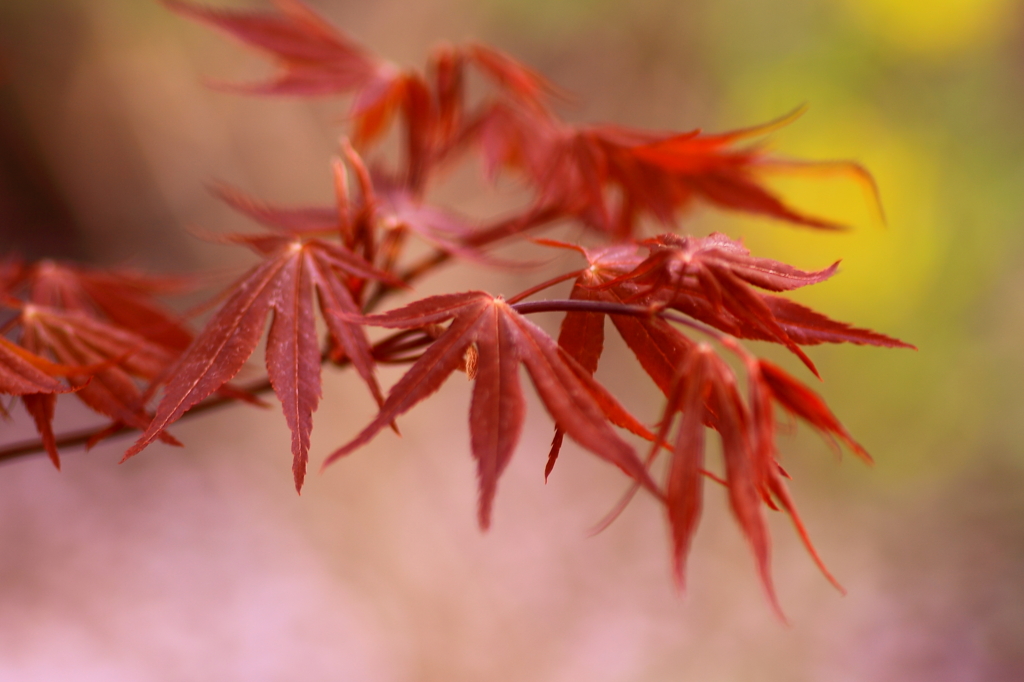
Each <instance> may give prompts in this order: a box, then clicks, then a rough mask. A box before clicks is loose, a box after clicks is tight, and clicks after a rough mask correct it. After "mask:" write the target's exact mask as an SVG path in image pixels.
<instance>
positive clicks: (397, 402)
mask: <svg viewBox="0 0 1024 682" xmlns="http://www.w3.org/2000/svg"><path fill="white" fill-rule="evenodd" d="M449 319H451V320H452V322H451V324H450V325H449V326H448V327H447V328H446V329H445V330H444V331H443V332H442V333H441V334H440V336H438V337H437V339H436V340H435V341H434V342H433V344H431V345H430V347H429V348H427V350H426V351H425V352H424V353H423V355H422V356H421V357H420V358H419V360H417V361H416V362H415V363H414V364H413V366H412V367H410V368H409V370H408V371H407V372H406V374H405V375H404V376H403V377H402V378H401V379H400V380H399V381H398V383H396V384H395V386H394V387H392V389H391V391H390V392H389V393H388V397H387V400H385V402H384V405H383V406H382V407H381V410H380V413H379V414H378V415H377V417H376V418H375V419H374V420H373V421H372V422H371V423H370V424H369V425H368V426H367V427H366V428H365V429H363V431H362V432H360V433H359V434H358V435H357V436H356V437H355V438H354V439H353V440H352V441H351V442H349V443H348V444H347V445H345V446H344V447H342V448H340V449H338V450H337V451H335V452H334V454H332V455H331V456H330V457H329V458H328V460H327V464H330V463H331V462H333V461H335V460H337V459H338V458H340V457H342V456H344V455H346V454H348V453H349V452H351V451H352V450H354V449H356V448H358V447H359V446H361V445H363V444H365V443H367V442H368V441H369V440H370V439H372V438H373V437H374V436H375V435H376V434H377V433H378V432H379V431H380V430H381V429H383V428H384V427H385V426H387V425H388V424H391V423H392V422H394V420H395V419H396V418H397V417H399V416H400V415H402V414H403V413H405V412H406V411H408V410H409V409H411V408H412V407H413V406H415V405H416V404H417V403H418V402H420V401H421V400H423V399H424V398H426V397H428V396H429V395H431V394H432V393H434V392H435V391H436V390H437V389H438V388H440V386H441V384H442V383H443V382H444V381H445V379H447V378H448V376H449V375H450V374H451V373H452V372H454V371H455V370H456V369H458V368H459V367H461V366H463V362H464V358H465V354H466V352H467V350H468V349H470V348H471V347H472V348H474V349H475V355H476V376H475V378H474V388H473V401H472V405H471V408H470V417H471V418H470V432H471V443H472V449H473V456H474V458H475V459H476V460H477V467H478V472H479V476H480V513H479V519H480V524H481V526H482V527H484V528H486V527H487V526H488V524H489V523H490V510H491V505H492V501H493V498H494V492H495V490H496V488H497V481H498V477H499V476H500V475H501V472H502V471H503V470H504V468H505V466H506V465H507V463H508V460H509V458H510V457H511V454H512V452H513V451H514V449H515V446H516V443H517V442H518V440H519V432H520V430H521V428H522V419H523V398H522V390H521V387H520V384H519V380H518V367H519V364H520V363H521V364H523V365H525V366H526V370H527V373H528V374H529V375H530V378H531V379H532V380H533V384H534V386H535V388H536V389H537V392H538V394H539V395H540V398H541V401H542V402H543V403H544V406H545V408H547V411H548V413H549V414H551V416H552V418H553V419H554V420H555V422H556V423H557V424H558V425H559V426H560V427H561V428H563V429H564V430H565V432H566V433H567V434H568V435H569V436H570V437H571V438H572V439H573V440H575V441H576V442H578V443H579V444H580V445H582V446H583V447H585V448H586V449H588V450H590V451H591V452H593V453H594V454H596V455H598V456H599V457H601V458H602V459H605V460H607V461H609V462H611V463H613V464H615V465H617V466H619V467H620V468H621V469H623V470H624V471H625V472H626V473H627V474H629V475H630V476H631V477H632V478H634V479H635V480H637V481H639V482H640V483H641V484H642V485H644V487H646V488H648V489H649V490H651V491H656V490H657V489H656V487H655V486H654V484H653V482H652V481H651V479H650V476H649V475H648V474H647V471H646V469H645V468H644V466H643V464H642V463H641V462H640V460H639V459H638V458H637V457H636V454H635V453H634V452H633V449H632V448H631V447H630V446H629V445H628V444H626V443H625V442H624V441H623V440H621V439H620V438H619V437H618V435H616V434H615V432H614V431H613V430H612V429H611V427H610V425H609V423H608V421H607V418H606V412H605V409H606V408H603V407H602V405H601V402H600V401H599V400H598V399H595V397H594V396H595V393H597V391H596V390H595V389H594V388H593V387H592V386H591V384H592V382H593V380H592V379H590V378H589V376H588V375H587V374H586V372H585V371H582V370H580V368H579V367H578V366H576V365H575V363H574V362H573V361H572V360H570V359H569V358H568V357H566V356H565V355H564V354H563V353H562V352H561V351H560V350H559V348H558V345H557V344H556V343H555V341H554V340H553V339H551V337H549V336H548V335H547V334H545V333H544V332H543V331H541V330H540V329H539V328H538V327H536V326H535V325H534V324H533V323H531V322H530V321H529V320H527V319H526V318H524V317H523V316H522V315H520V314H518V313H517V312H515V311H514V310H513V309H512V308H511V307H509V306H508V305H507V304H506V303H505V302H504V301H503V300H501V299H500V298H494V297H492V296H490V295H489V294H486V293H483V292H466V293H462V294H449V295H442V296H434V297H430V298H426V299H423V300H420V301H416V302H414V303H412V304H410V305H408V306H406V307H404V308H400V309H398V310H393V311H391V312H388V313H384V314H382V315H371V316H368V317H366V318H364V322H365V323H367V324H372V325H375V326H382V327H392V328H399V329H411V328H417V327H423V326H425V325H432V324H437V323H439V322H443V321H445V320H449Z"/></svg>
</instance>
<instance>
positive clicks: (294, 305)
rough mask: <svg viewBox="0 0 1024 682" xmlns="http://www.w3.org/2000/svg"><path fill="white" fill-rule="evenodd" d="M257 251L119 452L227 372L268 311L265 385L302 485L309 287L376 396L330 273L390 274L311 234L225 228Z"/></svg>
mask: <svg viewBox="0 0 1024 682" xmlns="http://www.w3.org/2000/svg"><path fill="white" fill-rule="evenodd" d="M229 239H230V241H234V242H236V243H241V244H246V245H248V246H250V247H252V248H253V249H254V250H256V251H257V252H258V253H261V254H264V255H265V256H266V258H265V260H264V261H263V262H261V263H260V264H258V265H257V266H256V267H254V268H253V269H252V270H250V271H249V272H248V273H246V274H245V275H244V276H243V277H242V278H241V279H240V280H238V281H237V282H236V283H235V284H234V285H233V286H232V287H231V292H232V293H231V295H230V296H229V297H228V298H227V300H226V301H225V302H224V304H223V306H222V307H221V308H220V310H218V311H217V313H216V314H215V315H214V316H213V317H212V318H211V319H210V321H209V322H208V323H207V325H206V327H205V328H204V329H203V331H202V332H201V333H200V334H199V336H197V337H196V340H195V341H194V342H193V344H192V345H191V346H190V347H189V348H188V350H187V351H185V353H184V354H183V355H182V357H181V358H180V359H179V361H178V363H177V365H176V367H175V370H174V372H173V373H172V375H171V378H170V380H169V382H168V383H167V386H166V387H165V389H164V395H163V398H162V400H161V401H160V404H159V405H158V406H157V408H156V414H155V416H154V418H153V421H152V422H151V423H150V424H149V426H148V428H146V430H145V433H143V434H142V436H141V437H140V438H139V440H138V441H137V442H136V443H135V445H133V446H132V447H131V448H129V450H128V451H127V452H126V453H125V458H126V459H127V458H128V457H131V456H132V455H134V454H136V453H138V452H139V451H141V450H142V449H143V448H144V447H146V446H147V445H148V444H149V443H151V442H152V441H153V439H154V438H156V437H157V436H158V435H159V434H160V433H161V432H162V431H163V430H164V429H165V428H167V426H169V425H170V424H171V423H173V422H174V421H176V420H177V419H178V418H180V417H181V416H182V415H183V414H184V413H185V412H187V411H188V410H189V409H190V408H191V407H192V406H194V405H195V404H197V403H198V402H200V401H202V400H204V399H205V398H207V397H208V396H210V395H211V394H212V393H213V392H214V391H216V390H218V389H219V388H221V386H223V385H224V384H225V383H226V382H228V381H230V380H231V379H232V378H233V377H234V376H235V374H237V373H238V371H239V370H240V369H241V368H242V365H243V364H245V361H246V360H247V359H248V358H249V356H250V355H251V354H252V352H253V350H254V349H255V348H256V344H257V343H258V341H259V339H260V337H261V336H262V334H263V329H264V327H265V325H266V318H267V315H268V314H269V313H270V312H271V311H273V313H274V316H273V321H272V322H271V325H270V333H269V337H268V342H267V351H266V365H267V372H268V374H269V378H270V381H271V385H272V387H273V389H274V393H275V394H276V395H277V397H278V399H279V400H280V401H281V406H282V409H283V411H284V414H285V420H286V421H287V423H288V426H289V428H290V429H291V431H292V456H293V466H292V468H293V471H294V477H295V486H296V489H297V490H300V489H301V487H302V482H303V478H304V476H305V470H306V460H307V457H308V451H309V436H310V432H311V430H312V413H313V412H314V411H315V410H316V407H317V404H318V402H319V398H320V348H319V345H318V342H317V338H316V324H315V319H314V315H313V292H314V288H316V289H317V290H318V291H319V293H320V306H321V310H322V312H323V314H324V317H325V318H326V319H327V322H328V329H329V330H330V331H331V333H332V338H333V340H334V342H335V343H336V344H337V345H338V346H339V347H341V348H343V349H344V350H345V352H346V353H347V354H348V355H349V357H351V358H352V359H353V363H354V364H355V365H356V368H357V369H358V370H359V372H360V374H361V375H362V377H363V379H364V380H365V381H366V382H367V385H368V386H369V387H370V391H371V393H373V395H374V396H375V397H379V396H380V392H379V389H378V388H377V385H376V379H375V378H374V376H373V373H372V364H371V363H372V361H371V359H370V351H369V342H368V341H367V340H366V337H365V335H364V334H363V333H362V330H361V329H360V328H359V327H358V325H356V324H355V323H354V322H352V321H351V320H350V319H347V318H349V317H351V316H353V315H357V314H358V313H359V309H358V306H357V305H356V303H355V301H354V300H353V299H352V297H351V296H350V295H349V294H348V293H347V291H345V287H344V285H343V284H341V283H340V282H339V281H337V280H338V278H339V277H350V276H351V277H357V278H372V279H375V280H379V281H389V282H392V283H393V284H396V285H400V284H401V283H400V282H394V281H393V278H392V277H391V276H390V275H388V274H387V273H385V272H382V271H380V270H377V269H376V268H374V267H373V266H372V265H370V264H369V263H367V262H366V261H364V260H363V259H362V258H360V257H359V256H357V255H355V254H353V253H351V252H350V251H348V250H346V249H344V248H342V247H340V246H338V245H336V244H332V243H330V242H325V241H322V240H319V239H311V240H308V241H305V242H303V241H301V240H300V239H298V238H296V237H292V236H285V235H253V236H245V235H231V236H229Z"/></svg>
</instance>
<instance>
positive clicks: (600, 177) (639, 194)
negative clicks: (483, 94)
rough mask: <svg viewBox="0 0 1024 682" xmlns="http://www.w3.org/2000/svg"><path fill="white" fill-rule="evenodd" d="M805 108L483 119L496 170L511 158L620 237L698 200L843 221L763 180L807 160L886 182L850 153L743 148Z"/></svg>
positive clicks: (793, 217)
mask: <svg viewBox="0 0 1024 682" xmlns="http://www.w3.org/2000/svg"><path fill="white" fill-rule="evenodd" d="M800 113H802V110H797V111H796V112H794V113H793V114H790V115H788V116H785V117H783V118H781V119H778V120H776V121H771V122H769V123H767V124H764V125H761V126H756V127H753V128H746V129H742V130H736V131H731V132H727V133H721V134H717V135H706V134H704V133H702V132H701V131H700V130H694V131H690V132H685V133H657V132H651V131H645V130H635V129H630V128H624V127H621V126H612V125H594V126H571V125H567V124H565V123H562V122H560V121H558V120H557V119H555V118H553V117H552V116H550V115H549V114H547V113H546V112H545V113H543V114H539V113H537V112H535V111H532V110H530V109H527V108H525V107H515V106H509V105H508V104H506V103H498V104H496V105H495V106H493V107H491V108H490V109H489V110H488V111H487V112H486V115H485V116H483V117H482V120H481V121H480V122H479V129H480V130H479V134H478V138H479V140H480V142H481V146H482V150H483V155H484V159H485V162H486V164H487V167H488V169H489V173H490V174H491V175H492V176H493V175H494V173H495V171H496V169H498V168H501V167H510V168H513V169H517V170H520V171H522V172H523V173H524V174H525V175H526V177H527V178H528V179H529V181H530V182H531V184H533V186H534V187H535V188H536V190H537V193H538V196H537V202H538V204H540V205H542V206H556V207H558V208H559V209H560V210H561V211H563V212H564V214H565V215H567V216H571V217H575V218H578V219H580V220H582V221H583V222H584V223H585V224H587V225H588V226H590V227H592V228H595V229H597V230H600V231H602V232H605V233H607V234H609V235H611V236H612V237H614V238H616V239H626V238H628V237H631V236H633V235H635V234H636V232H637V230H638V227H639V220H640V218H642V217H643V216H651V217H653V218H655V219H657V220H658V221H659V222H661V223H662V224H664V225H667V226H674V224H675V221H676V218H677V216H678V214H679V212H680V211H681V210H683V209H686V208H688V207H689V206H691V205H692V204H693V203H694V202H695V201H696V200H698V199H699V200H703V201H706V202H708V203H711V204H713V205H716V206H719V207H721V208H726V209H729V210H734V211H742V212H745V213H755V214H760V215H766V216H769V217H773V218H776V219H779V220H783V221H786V222H790V223H794V224H799V225H806V226H809V227H817V228H827V229H835V228H838V227H840V225H838V224H836V223H834V222H832V221H829V220H825V219H821V218H817V217H813V216H808V215H805V214H803V213H801V212H799V211H797V210H795V209H793V208H791V207H790V206H788V205H787V204H786V203H785V202H783V201H782V200H781V199H780V198H779V197H778V196H776V195H775V194H773V193H772V192H770V191H769V190H768V189H766V188H765V187H764V186H763V183H762V181H761V179H760V174H761V173H763V172H766V171H767V172H770V171H772V170H793V169H800V170H806V171H813V170H815V169H820V170H821V171H822V172H826V171H828V172H842V173H846V174H847V175H851V176H853V177H854V178H855V179H857V180H858V181H860V182H862V183H863V184H865V185H866V186H867V187H869V188H870V189H871V190H872V192H874V193H875V196H876V199H877V191H876V190H875V186H874V182H873V180H872V179H871V176H870V175H869V174H868V173H867V172H866V171H865V170H864V169H863V168H861V167H860V166H858V165H857V164H854V163H850V162H822V163H817V164H816V163H813V162H792V161H783V160H780V159H775V158H774V157H771V156H770V155H768V153H767V152H766V151H764V150H763V149H761V148H758V147H756V146H755V147H747V148H737V147H736V146H735V145H736V144H737V143H738V142H740V141H742V140H744V139H746V138H750V137H755V136H760V135H764V134H766V133H768V132H771V131H772V130H774V129H776V128H778V127H780V126H782V125H785V124H787V123H789V122H790V121H792V120H793V119H795V118H796V117H797V116H798V115H799V114H800Z"/></svg>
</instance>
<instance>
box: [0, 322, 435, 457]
mask: <svg viewBox="0 0 1024 682" xmlns="http://www.w3.org/2000/svg"><path fill="white" fill-rule="evenodd" d="M414 334H415V330H413V331H410V330H404V331H400V332H397V333H395V334H392V335H390V336H388V337H387V338H384V339H381V340H380V341H379V342H377V343H376V344H374V346H373V349H372V350H371V355H373V356H375V357H376V356H378V355H380V356H383V358H379V359H378V361H383V360H384V358H389V357H390V356H391V355H393V354H394V353H397V352H401V353H407V352H409V351H411V350H415V349H416V348H419V347H422V346H425V345H428V344H429V343H430V342H431V341H433V339H432V338H431V337H429V336H427V335H426V334H423V335H422V337H420V338H416V337H415V336H414ZM410 337H412V338H410ZM403 359H404V358H403ZM406 361H409V360H406ZM321 362H331V363H333V364H335V365H337V366H338V367H344V366H345V365H348V364H350V362H351V361H350V360H349V358H347V357H345V358H341V359H340V360H333V359H332V358H331V354H330V353H329V352H326V353H324V354H323V355H322V356H321ZM271 388H272V387H271V385H270V379H269V378H263V379H259V380H257V381H253V382H252V383H251V384H248V385H246V386H242V387H240V390H241V391H242V392H244V393H249V394H252V395H259V394H261V393H266V392H267V391H269V390H271ZM237 402H238V398H235V397H233V396H229V395H223V396H222V395H218V396H215V397H212V398H207V399H206V400H204V401H202V402H201V403H199V404H198V405H196V406H195V407H193V408H191V409H190V410H189V411H188V412H186V413H185V414H184V415H183V417H182V418H183V419H184V418H186V417H193V416H195V415H198V414H202V413H204V412H209V411H211V410H214V409H216V408H218V407H223V406H225V405H231V404H236V403H237ZM138 430H139V429H137V428H135V427H132V426H127V425H120V426H113V427H112V426H111V425H110V424H107V425H105V426H102V427H99V428H97V427H88V428H83V429H79V430H77V431H71V432H68V433H65V434H63V435H61V436H60V437H59V438H57V441H56V443H57V449H59V450H65V449H67V448H76V447H82V446H87V445H89V443H90V442H91V441H92V440H93V439H94V438H96V437H97V436H99V435H101V434H102V435H104V436H106V437H108V438H109V437H114V436H121V435H125V434H128V433H133V432H136V431H138ZM105 439H106V438H104V440H105ZM43 452H44V448H43V442H42V440H41V439H38V438H34V439H30V440H24V441H21V442H15V443H11V444H9V445H6V446H4V447H3V448H0V464H3V463H5V462H10V461H12V460H15V459H19V458H21V457H25V456H28V455H37V454H41V453H43Z"/></svg>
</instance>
